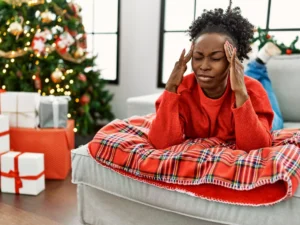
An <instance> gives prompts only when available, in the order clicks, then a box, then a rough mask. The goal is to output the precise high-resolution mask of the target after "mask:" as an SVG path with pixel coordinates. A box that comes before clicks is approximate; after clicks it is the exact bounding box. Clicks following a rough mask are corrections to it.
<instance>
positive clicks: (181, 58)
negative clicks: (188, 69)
mask: <svg viewBox="0 0 300 225" xmlns="http://www.w3.org/2000/svg"><path fill="white" fill-rule="evenodd" d="M184 55H185V48H184V49H183V50H182V52H181V55H180V57H179V63H182V62H183V60H184Z"/></svg>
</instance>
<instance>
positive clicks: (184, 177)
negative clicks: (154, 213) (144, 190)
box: [89, 114, 300, 206]
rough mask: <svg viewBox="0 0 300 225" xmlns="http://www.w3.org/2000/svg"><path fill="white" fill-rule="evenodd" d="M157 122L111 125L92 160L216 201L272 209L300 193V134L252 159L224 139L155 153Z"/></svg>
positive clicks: (278, 138)
mask: <svg viewBox="0 0 300 225" xmlns="http://www.w3.org/2000/svg"><path fill="white" fill-rule="evenodd" d="M153 117H154V115H153V114H151V115H148V116H144V117H131V118H129V119H126V120H114V121H113V122H111V123H109V124H108V125H107V126H105V127H103V128H102V129H101V130H100V131H99V132H98V133H97V134H96V136H95V137H94V139H93V140H92V141H91V142H90V143H89V153H90V155H91V156H92V157H93V158H94V159H95V160H96V161H97V162H99V163H100V164H101V165H103V166H105V167H108V168H110V169H112V170H114V171H116V172H118V173H121V174H123V175H125V176H127V177H131V178H133V179H136V180H139V181H142V182H146V183H148V184H152V185H156V186H159V187H162V188H167V189H169V190H176V191H180V192H185V193H188V194H191V195H194V196H198V197H201V198H205V199H208V200H213V201H219V202H226V203H231V204H239V205H252V206H259V205H270V204H275V203H277V202H279V201H281V200H283V199H285V198H288V197H291V196H292V195H293V194H294V193H295V191H296V189H297V186H298V182H299V180H300V129H283V130H278V131H275V132H273V133H272V135H273V145H272V147H267V148H261V149H256V150H252V151H250V152H249V153H246V152H245V151H243V150H237V149H235V144H234V143H224V142H222V141H221V140H219V139H218V138H198V139H193V140H186V141H185V142H184V143H182V144H179V145H175V146H172V147H170V148H167V149H154V148H153V146H152V145H151V144H150V143H149V142H148V139H147V134H148V131H149V127H150V124H151V121H152V119H153ZM254 138H255V137H254Z"/></svg>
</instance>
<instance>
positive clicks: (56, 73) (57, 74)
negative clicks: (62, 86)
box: [51, 69, 63, 83]
mask: <svg viewBox="0 0 300 225" xmlns="http://www.w3.org/2000/svg"><path fill="white" fill-rule="evenodd" d="M62 76H63V73H62V72H61V71H60V70H59V69H56V70H55V71H53V73H52V74H51V80H52V81H53V82H54V83H59V82H61V78H62Z"/></svg>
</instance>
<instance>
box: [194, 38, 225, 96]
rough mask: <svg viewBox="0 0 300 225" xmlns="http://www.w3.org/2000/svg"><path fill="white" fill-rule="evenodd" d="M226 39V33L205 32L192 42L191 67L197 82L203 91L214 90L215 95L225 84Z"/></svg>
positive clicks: (212, 91) (210, 91) (223, 88)
mask: <svg viewBox="0 0 300 225" xmlns="http://www.w3.org/2000/svg"><path fill="white" fill-rule="evenodd" d="M226 40H228V37H227V36H226V35H223V34H218V33H207V34H203V35H201V36H199V37H198V38H197V39H196V40H195V43H194V51H193V55H192V68H193V71H194V72H195V76H196V79H197V82H198V84H199V85H200V87H201V88H202V89H203V90H204V91H205V90H206V91H207V92H209V93H214V92H216V95H217V93H218V92H222V91H224V90H225V88H226V85H227V76H228V71H229V70H228V69H229V67H228V66H229V62H228V60H227V58H226V54H225V49H224V44H225V41H226ZM221 94H222V93H221Z"/></svg>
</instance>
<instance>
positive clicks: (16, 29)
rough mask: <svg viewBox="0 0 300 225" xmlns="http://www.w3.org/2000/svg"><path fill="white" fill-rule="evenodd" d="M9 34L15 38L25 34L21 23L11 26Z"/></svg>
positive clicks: (14, 23)
mask: <svg viewBox="0 0 300 225" xmlns="http://www.w3.org/2000/svg"><path fill="white" fill-rule="evenodd" d="M9 32H10V33H12V34H13V35H15V36H19V35H20V34H22V33H23V27H22V25H21V24H20V23H19V22H17V21H15V22H13V23H11V24H10V25H9Z"/></svg>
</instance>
